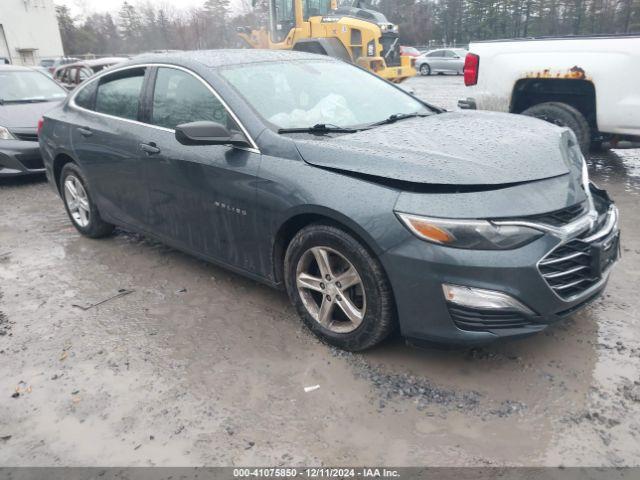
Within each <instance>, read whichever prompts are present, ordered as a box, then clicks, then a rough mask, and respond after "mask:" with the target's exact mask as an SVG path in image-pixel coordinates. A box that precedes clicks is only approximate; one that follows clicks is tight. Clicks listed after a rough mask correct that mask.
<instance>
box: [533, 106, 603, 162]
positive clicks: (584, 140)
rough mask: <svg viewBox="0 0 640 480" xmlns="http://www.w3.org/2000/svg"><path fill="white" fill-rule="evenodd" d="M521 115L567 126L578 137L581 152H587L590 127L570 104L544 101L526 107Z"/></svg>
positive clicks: (589, 143)
mask: <svg viewBox="0 0 640 480" xmlns="http://www.w3.org/2000/svg"><path fill="white" fill-rule="evenodd" d="M522 114H523V115H527V116H530V117H535V118H539V119H540V120H544V121H546V122H549V123H553V124H554V125H559V126H561V127H568V128H570V129H571V130H573V133H575V134H576V137H577V138H578V143H579V145H580V150H582V153H583V154H585V155H586V154H587V153H589V147H590V146H591V127H590V126H589V122H587V119H586V118H584V115H582V113H580V112H579V111H578V110H577V109H575V108H574V107H572V106H571V105H567V104H566V103H562V102H545V103H539V104H538V105H534V106H533V107H530V108H527V109H526V110H525V111H524V112H522Z"/></svg>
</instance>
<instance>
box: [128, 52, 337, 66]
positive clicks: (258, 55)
mask: <svg viewBox="0 0 640 480" xmlns="http://www.w3.org/2000/svg"><path fill="white" fill-rule="evenodd" d="M318 58H322V59H326V60H333V59H331V57H327V56H326V55H316V54H313V53H306V52H294V51H290V50H262V49H221V50H197V51H192V52H168V53H151V54H142V55H138V56H136V57H134V58H133V59H131V62H130V64H131V65H135V64H139V63H145V62H149V63H161V62H167V63H175V64H178V65H179V64H180V63H183V62H197V63H200V64H202V65H204V66H205V67H209V68H218V67H224V66H229V65H242V64H247V63H258V62H277V61H286V60H314V59H318ZM334 61H337V60H334Z"/></svg>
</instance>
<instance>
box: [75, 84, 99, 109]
mask: <svg viewBox="0 0 640 480" xmlns="http://www.w3.org/2000/svg"><path fill="white" fill-rule="evenodd" d="M97 85H98V83H97V82H92V83H90V84H89V85H87V86H86V87H83V88H81V89H80V91H79V92H78V93H77V94H76V96H75V98H74V99H73V101H74V102H75V103H76V105H78V106H79V107H82V108H86V109H87V110H93V99H94V97H95V93H96V86H97Z"/></svg>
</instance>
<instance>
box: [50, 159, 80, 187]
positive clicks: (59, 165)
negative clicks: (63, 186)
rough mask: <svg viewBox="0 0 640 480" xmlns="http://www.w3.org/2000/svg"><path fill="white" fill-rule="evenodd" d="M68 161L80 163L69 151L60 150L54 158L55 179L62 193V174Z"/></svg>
mask: <svg viewBox="0 0 640 480" xmlns="http://www.w3.org/2000/svg"><path fill="white" fill-rule="evenodd" d="M67 163H75V164H76V165H77V164H78V162H76V161H75V159H74V158H73V157H72V156H71V155H70V154H68V153H67V152H59V153H58V154H56V156H55V157H54V158H53V179H54V181H55V183H56V189H57V190H58V193H60V175H61V174H62V169H63V168H64V166H65V165H66V164H67Z"/></svg>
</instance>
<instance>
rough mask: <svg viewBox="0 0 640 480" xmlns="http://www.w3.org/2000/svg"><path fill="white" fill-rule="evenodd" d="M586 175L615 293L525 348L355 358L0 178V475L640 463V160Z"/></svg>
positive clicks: (39, 190)
mask: <svg viewBox="0 0 640 480" xmlns="http://www.w3.org/2000/svg"><path fill="white" fill-rule="evenodd" d="M409 85H411V86H413V88H415V89H416V92H417V93H418V94H420V95H422V96H424V97H425V98H428V99H430V100H431V101H432V102H433V103H436V104H441V105H444V106H447V107H449V108H453V107H455V101H456V100H457V98H459V97H461V96H463V95H464V93H465V92H464V87H462V85H461V79H460V78H459V77H431V78H418V79H414V80H412V81H411V82H410V83H409ZM589 166H590V170H591V173H592V174H593V178H594V179H595V181H596V182H597V183H598V184H600V185H601V186H603V187H605V188H607V189H608V190H609V192H610V193H611V194H612V196H613V197H614V198H615V200H616V202H617V203H618V205H619V207H620V210H621V214H622V228H623V247H624V248H623V260H622V262H621V263H620V264H619V265H618V267H617V268H616V271H615V273H614V274H613V277H612V279H611V282H610V284H609V288H608V290H607V294H606V296H604V297H603V298H602V299H600V300H598V301H597V302H596V303H595V304H593V305H592V306H591V307H589V308H588V309H587V310H585V311H583V312H581V313H579V314H577V315H575V316H573V317H572V318H570V319H568V320H567V321H565V322H563V323H562V324H559V325H557V326H555V327H554V328H552V329H550V330H549V331H547V332H545V333H543V334H541V335H538V336H536V337H533V338H529V339H526V340H522V341H510V342H504V343H498V344H494V345H492V346H490V347H486V348H482V349H475V350H466V351H464V350H463V351H443V350H436V349H432V350H419V349H415V348H411V347H408V346H405V345H404V344H403V342H402V341H401V340H400V339H394V340H392V341H390V342H389V343H387V344H386V345H384V346H382V347H381V348H377V349H375V350H374V351H371V352H368V353H364V354H358V355H352V354H345V353H340V352H337V351H335V350H332V349H331V348H328V347H327V346H325V345H323V344H321V343H319V342H318V341H316V340H315V338H314V337H313V336H311V335H310V334H309V333H308V332H307V331H306V330H305V329H304V328H303V327H302V326H301V323H300V322H299V320H298V318H297V317H296V315H295V313H294V311H293V309H292V308H291V307H290V306H289V303H288V301H287V299H286V297H285V295H284V294H283V293H281V292H277V291H273V290H270V289H269V288H267V287H264V286H262V285H258V284H256V283H254V282H252V281H250V280H247V279H245V278H243V277H240V276H238V275H235V274H233V273H230V272H228V271H225V270H223V269H221V268H218V267H215V266H212V265H208V264H205V263H203V262H201V261H198V260H196V259H194V258H192V257H189V256H187V255H184V254H182V253H179V252H177V251H174V250H171V249H169V248H167V247H165V246H163V245H160V244H157V243H154V242H152V241H149V240H146V239H144V238H142V237H139V236H137V235H134V234H130V233H126V232H122V231H120V232H118V233H117V234H116V235H115V236H114V237H112V238H109V239H106V240H100V241H95V240H89V239H85V238H82V237H80V236H79V235H78V234H77V233H76V231H75V230H74V229H73V227H72V226H71V224H70V223H69V220H68V219H67V217H66V215H65V213H64V210H63V207H62V204H61V202H60V200H59V199H58V198H57V197H56V195H55V194H54V193H53V191H52V190H51V189H50V188H49V186H48V185H47V184H46V183H45V182H44V180H43V179H40V178H37V179H28V180H12V181H1V182H0V295H2V298H1V299H0V312H1V313H0V465H3V466H7V465H12V466H16V465H76V466H77V465H100V466H108V465H118V466H124V465H140V466H143V465H180V466H189V465H210V466H214V465H258V464H261V465H301V464H311V465H321V464H322V465H365V464H388V465H397V466H400V465H440V466H446V465H559V464H562V465H640V447H639V446H638V445H639V438H638V435H639V432H640V415H639V413H640V369H639V366H640V330H639V326H640V325H639V323H640V295H639V291H638V286H639V285H640V222H638V219H639V218H640V217H639V213H638V210H639V208H640V151H631V150H627V151H615V152H610V153H607V154H603V155H599V156H596V157H593V158H591V159H590V161H589ZM128 292H131V293H128ZM118 294H120V296H118V297H117V298H113V299H111V300H110V301H107V302H105V303H103V304H102V305H99V306H95V307H92V308H89V309H87V310H84V309H83V308H87V307H90V306H91V305H92V304H95V303H98V302H100V301H103V300H105V299H108V298H111V297H113V296H116V295H118ZM80 307H83V308H80ZM315 385H319V388H318V389H316V390H314V391H311V392H309V393H305V387H312V386H315Z"/></svg>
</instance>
